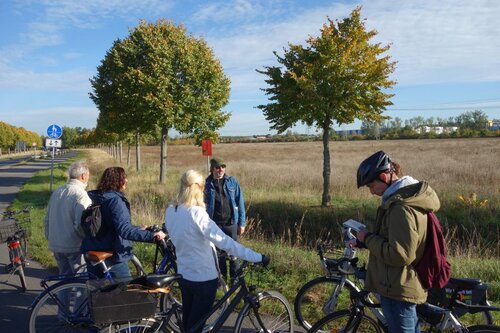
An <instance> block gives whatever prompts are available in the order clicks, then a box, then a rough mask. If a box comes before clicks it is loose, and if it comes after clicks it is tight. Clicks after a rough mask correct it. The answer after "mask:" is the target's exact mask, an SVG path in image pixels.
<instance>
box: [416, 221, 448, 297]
mask: <svg viewBox="0 0 500 333" xmlns="http://www.w3.org/2000/svg"><path fill="white" fill-rule="evenodd" d="M413 267H414V268H415V270H416V271H417V275H418V278H419V280H420V283H422V286H423V287H424V288H425V289H429V288H443V287H444V286H445V285H446V284H447V283H448V281H449V280H450V277H451V265H450V263H449V262H448V260H447V259H446V244H445V240H444V236H443V232H442V230H441V223H440V222H439V220H438V218H437V216H436V214H434V213H433V212H429V213H427V238H426V240H425V250H424V254H423V255H422V258H421V259H420V260H419V262H418V263H417V264H415V265H413Z"/></svg>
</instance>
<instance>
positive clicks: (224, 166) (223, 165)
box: [215, 164, 226, 170]
mask: <svg viewBox="0 0 500 333" xmlns="http://www.w3.org/2000/svg"><path fill="white" fill-rule="evenodd" d="M215 168H216V169H218V170H220V169H225V168H226V165H225V164H222V165H219V166H216V167H215Z"/></svg>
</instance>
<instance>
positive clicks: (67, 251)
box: [45, 161, 92, 275]
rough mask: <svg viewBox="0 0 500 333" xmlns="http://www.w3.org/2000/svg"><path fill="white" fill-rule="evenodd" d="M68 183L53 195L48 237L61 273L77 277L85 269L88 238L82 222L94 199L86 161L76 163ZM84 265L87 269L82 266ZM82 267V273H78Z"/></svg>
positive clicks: (50, 204) (46, 226)
mask: <svg viewBox="0 0 500 333" xmlns="http://www.w3.org/2000/svg"><path fill="white" fill-rule="evenodd" d="M68 173H69V178H70V179H69V180H68V182H67V183H66V184H65V185H63V186H61V187H59V188H58V189H56V190H55V191H54V192H53V193H52V195H51V196H50V200H49V204H48V207H47V215H45V237H46V238H47V240H48V243H49V249H50V250H51V251H52V252H53V253H54V258H55V259H56V261H57V266H58V267H59V274H61V275H65V274H75V273H80V272H82V271H84V270H85V266H84V265H83V264H84V263H85V262H84V260H83V256H82V254H81V252H80V245H81V243H82V239H83V237H84V236H85V234H84V232H83V230H82V228H81V226H80V220H81V216H82V212H83V210H84V209H85V208H87V207H88V206H89V205H90V204H91V203H92V200H91V199H90V198H89V196H88V194H87V192H86V191H85V188H86V187H87V183H88V181H89V176H90V172H89V168H88V166H87V164H86V163H85V162H84V161H78V162H74V163H73V164H71V165H70V167H69V169H68ZM82 265H83V266H82ZM78 267H81V269H80V270H77V269H78Z"/></svg>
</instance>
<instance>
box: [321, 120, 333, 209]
mask: <svg viewBox="0 0 500 333" xmlns="http://www.w3.org/2000/svg"><path fill="white" fill-rule="evenodd" d="M325 124H326V125H323V197H322V199H321V207H328V206H330V200H331V196H330V173H331V170H330V126H328V124H329V122H325Z"/></svg>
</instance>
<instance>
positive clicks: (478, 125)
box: [455, 110, 488, 132]
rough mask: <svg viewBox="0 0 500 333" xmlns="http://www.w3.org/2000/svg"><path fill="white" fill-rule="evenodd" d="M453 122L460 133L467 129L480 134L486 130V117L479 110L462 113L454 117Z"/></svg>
mask: <svg viewBox="0 0 500 333" xmlns="http://www.w3.org/2000/svg"><path fill="white" fill-rule="evenodd" d="M455 121H456V122H457V124H458V126H459V127H460V130H461V131H464V130H467V129H469V130H472V131H477V132H480V131H481V130H486V129H488V116H487V115H486V114H485V113H484V112H483V111H481V110H475V111H468V112H464V113H462V114H460V115H459V116H458V117H456V119H455Z"/></svg>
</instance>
